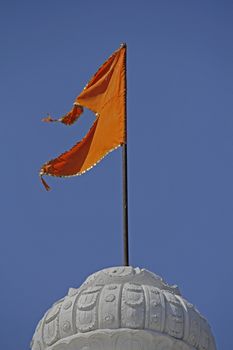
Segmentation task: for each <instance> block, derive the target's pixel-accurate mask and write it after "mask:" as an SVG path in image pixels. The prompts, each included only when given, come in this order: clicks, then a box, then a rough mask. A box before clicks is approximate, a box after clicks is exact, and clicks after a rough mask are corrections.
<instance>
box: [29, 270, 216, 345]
mask: <svg viewBox="0 0 233 350" xmlns="http://www.w3.org/2000/svg"><path fill="white" fill-rule="evenodd" d="M31 348H32V350H47V349H48V350H99V349H101V350H104V349H106V350H139V349H140V350H150V349H151V350H152V349H153V350H169V349H171V350H195V349H196V350H216V346H215V342H214V338H213V336H212V333H211V330H210V327H209V325H208V323H207V321H206V320H205V319H204V318H203V317H202V316H201V315H200V313H199V312H198V311H197V310H196V309H195V307H194V306H193V305H192V304H190V303H188V302H187V301H186V300H185V299H184V298H182V296H181V294H180V292H179V289H178V287H177V286H169V285H168V284H166V283H165V282H164V281H163V280H162V279H161V277H159V276H157V275H155V274H153V273H151V272H149V271H147V270H145V269H139V268H133V267H114V268H109V269H104V270H102V271H99V272H97V273H95V274H93V275H91V276H90V277H88V279H87V280H86V281H85V282H84V283H83V284H82V285H81V287H80V288H78V289H75V288H71V289H69V292H68V295H67V296H66V297H65V298H63V299H61V300H59V301H58V302H57V303H55V304H54V305H53V306H52V307H51V309H50V310H48V312H47V313H46V314H45V315H44V317H43V319H42V320H41V321H40V322H39V324H38V326H37V329H36V331H35V334H34V336H33V340H32V343H31Z"/></svg>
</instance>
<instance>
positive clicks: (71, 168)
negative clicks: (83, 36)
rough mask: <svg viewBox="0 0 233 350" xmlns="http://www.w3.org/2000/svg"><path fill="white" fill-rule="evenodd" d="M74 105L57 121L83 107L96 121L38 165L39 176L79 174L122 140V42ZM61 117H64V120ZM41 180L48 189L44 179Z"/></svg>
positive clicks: (70, 117) (70, 120)
mask: <svg viewBox="0 0 233 350" xmlns="http://www.w3.org/2000/svg"><path fill="white" fill-rule="evenodd" d="M74 105H75V106H78V108H77V109H78V112H76V111H75V112H73V114H72V110H71V112H69V113H70V114H69V113H68V114H67V115H66V116H64V117H63V118H61V119H60V120H59V121H61V122H63V123H64V124H67V125H70V124H72V123H73V122H74V121H75V120H76V119H77V118H78V117H79V116H80V114H81V113H82V111H83V109H82V108H83V107H86V108H88V109H90V110H92V111H93V112H94V113H95V114H96V120H95V122H94V123H93V125H92V127H91V129H90V130H89V132H88V133H87V135H86V136H85V137H84V138H83V139H82V140H81V141H80V142H78V143H77V144H76V145H75V146H73V147H72V148H71V149H70V150H69V151H66V152H65V153H63V154H61V155H60V156H58V157H57V158H55V159H53V160H50V161H49V162H47V163H46V164H44V165H43V166H42V168H41V170H40V176H41V179H42V176H43V175H50V176H58V177H69V176H75V175H81V174H83V173H85V172H86V171H87V170H89V169H91V168H92V167H93V166H94V165H96V164H97V163H98V162H99V161H100V160H101V159H102V158H104V157H105V156H106V155H107V154H108V153H109V152H111V151H113V150H114V149H116V148H117V147H119V146H121V145H122V144H124V143H125V142H126V135H125V134H126V131H125V125H126V120H125V118H126V111H125V110H126V107H125V106H126V45H122V46H121V47H120V48H119V49H118V50H117V51H116V52H114V53H113V54H112V56H110V57H109V59H108V60H107V61H106V62H105V63H104V64H103V65H102V66H101V67H100V68H99V70H98V71H97V73H96V74H95V75H94V76H93V77H92V79H91V80H90V82H89V83H88V84H87V85H86V87H85V88H84V90H83V91H82V93H81V94H80V95H79V96H78V97H77V98H76V101H75V104H74ZM64 118H67V120H66V121H65V122H64V121H63V119H64ZM47 119H48V120H47V121H53V120H49V119H52V118H51V117H48V118H47ZM42 182H43V184H44V185H45V188H46V189H47V190H49V186H48V185H47V184H46V182H45V181H44V179H42Z"/></svg>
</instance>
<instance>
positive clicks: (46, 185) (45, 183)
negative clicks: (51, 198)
mask: <svg viewBox="0 0 233 350" xmlns="http://www.w3.org/2000/svg"><path fill="white" fill-rule="evenodd" d="M40 179H41V182H42V184H43V185H44V187H45V189H46V191H50V190H51V187H49V185H48V184H47V182H46V181H45V180H44V179H43V177H42V176H41V175H40Z"/></svg>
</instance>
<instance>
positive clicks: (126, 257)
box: [122, 44, 129, 266]
mask: <svg viewBox="0 0 233 350" xmlns="http://www.w3.org/2000/svg"><path fill="white" fill-rule="evenodd" d="M122 46H124V47H125V48H126V53H125V143H124V144H123V146H122V185H123V196H122V199H123V245H124V265H125V266H129V234H128V172H127V46H126V44H122Z"/></svg>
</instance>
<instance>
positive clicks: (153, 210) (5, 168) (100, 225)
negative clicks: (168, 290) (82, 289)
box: [0, 0, 233, 350]
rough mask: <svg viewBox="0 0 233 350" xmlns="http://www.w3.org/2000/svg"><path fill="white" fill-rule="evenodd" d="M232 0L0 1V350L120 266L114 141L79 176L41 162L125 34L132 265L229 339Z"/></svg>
mask: <svg viewBox="0 0 233 350" xmlns="http://www.w3.org/2000/svg"><path fill="white" fill-rule="evenodd" d="M232 37H233V2H232V1H230V0H229V1H223V0H222V1H220V0H218V1H215V0H176V1H174V0H160V1H158V0H147V1H138V0H134V1H133V0H132V1H130V0H128V1H123V0H118V1H110V0H99V1H94V0H92V1H90V0H89V1H79V0H66V1H65V0H63V1H60V0H56V1H55V0H54V1H52V0H46V1H45V0H40V1H33V0H30V1H29V0H25V1H24V0H22V1H16V0H2V1H1V6H0V40H1V53H0V60H1V64H0V76H1V79H0V85H1V87H0V88H1V95H0V96H1V104H0V110H1V128H0V136H1V144H2V145H1V213H2V215H1V244H0V273H1V313H0V324H1V337H0V338H1V339H0V342H1V344H0V345H1V349H4V350H13V349H24V350H28V349H29V342H30V339H31V337H32V334H33V332H34V329H35V327H36V324H37V322H38V321H39V319H40V318H41V317H42V315H43V313H44V312H45V311H46V310H47V309H48V308H49V307H50V305H51V304H52V303H53V302H55V301H56V300H57V299H59V298H61V297H63V296H64V295H65V294H66V292H67V290H68V288H69V287H77V286H79V285H80V283H82V282H83V280H84V279H85V277H86V276H88V275H89V274H90V273H92V272H94V271H96V270H99V269H101V268H104V267H107V266H114V265H120V264H121V263H122V208H121V150H119V149H118V150H117V151H115V152H113V153H111V154H110V155H109V156H107V158H105V159H104V161H102V162H101V163H100V164H99V165H98V166H96V167H95V168H94V169H93V170H92V171H90V172H88V173H87V174H85V175H83V176H80V177H75V178H72V179H65V180H63V179H55V178H47V180H48V182H49V184H50V185H51V187H52V191H51V192H49V193H47V192H46V191H45V190H44V188H43V187H42V185H41V183H40V181H39V178H38V170H39V168H40V166H41V165H42V164H43V163H44V162H45V161H47V160H49V159H51V158H53V157H55V156H56V155H58V154H60V153H61V152H63V151H64V150H66V149H68V148H70V147H71V146H72V145H73V144H74V143H76V142H77V141H78V140H79V139H80V138H81V137H83V136H84V135H85V133H86V132H87V130H88V129H89V127H90V125H91V124H92V121H93V119H94V117H93V115H92V114H91V113H90V112H87V111H86V112H85V114H84V115H83V116H82V118H81V119H80V121H79V122H77V123H76V124H75V125H73V126H72V127H65V126H64V125H56V124H51V125H50V124H45V123H42V122H41V118H42V117H44V116H45V115H46V113H47V112H50V113H51V114H53V115H54V116H60V115H62V114H64V113H65V112H66V111H68V110H69V109H70V108H71V105H72V103H73V101H74V99H75V97H76V96H77V95H78V94H79V93H80V92H81V90H82V88H83V87H84V85H85V84H86V83H87V81H88V80H89V78H90V77H91V76H92V75H93V74H94V73H95V71H96V70H97V68H98V67H99V66H100V65H101V64H102V63H103V62H104V60H105V59H106V58H107V57H108V56H109V55H110V54H111V53H112V52H113V51H114V50H115V49H117V48H118V47H119V45H120V43H121V42H127V44H128V128H129V130H128V141H129V146H128V148H129V224H130V262H131V264H132V265H133V266H139V267H145V268H147V269H149V270H152V271H154V272H156V273H157V274H159V275H161V276H163V278H164V279H165V280H167V282H169V283H172V284H173V283H176V284H178V285H179V287H180V289H181V291H182V293H183V295H184V296H185V298H187V299H188V300H189V301H191V302H192V303H194V304H195V305H196V306H197V308H198V309H199V310H200V311H201V313H202V314H203V315H204V316H206V317H207V319H208V320H209V323H210V324H211V326H212V329H213V332H214V335H215V337H216V341H217V345H218V349H226V350H228V349H229V350H230V349H232V348H233V338H232V324H233V313H232V307H233V301H232V289H233V281H232V273H233V255H232V246H233V215H232V213H233V184H232V183H233V181H232V179H233V98H232V97H233V41H232Z"/></svg>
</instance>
